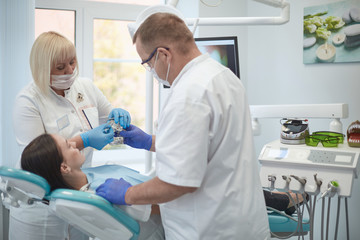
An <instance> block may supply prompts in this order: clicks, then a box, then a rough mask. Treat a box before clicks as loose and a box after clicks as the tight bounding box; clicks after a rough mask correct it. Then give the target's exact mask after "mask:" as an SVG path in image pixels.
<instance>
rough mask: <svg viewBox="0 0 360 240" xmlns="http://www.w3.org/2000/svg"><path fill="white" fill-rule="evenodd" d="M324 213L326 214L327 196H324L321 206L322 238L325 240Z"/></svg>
mask: <svg viewBox="0 0 360 240" xmlns="http://www.w3.org/2000/svg"><path fill="white" fill-rule="evenodd" d="M324 214H325V198H322V206H321V240H324Z"/></svg>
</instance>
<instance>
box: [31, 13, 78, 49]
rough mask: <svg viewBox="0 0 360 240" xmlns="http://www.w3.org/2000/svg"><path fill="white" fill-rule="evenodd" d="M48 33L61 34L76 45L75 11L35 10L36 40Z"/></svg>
mask: <svg viewBox="0 0 360 240" xmlns="http://www.w3.org/2000/svg"><path fill="white" fill-rule="evenodd" d="M48 31H55V32H58V33H61V34H62V35H64V36H65V37H67V38H68V39H69V40H70V41H72V42H73V43H74V44H75V11H70V10H69V11H67V10H56V9H35V39H36V38H37V37H38V36H39V35H40V34H41V33H43V32H48Z"/></svg>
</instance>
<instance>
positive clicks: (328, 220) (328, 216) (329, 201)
mask: <svg viewBox="0 0 360 240" xmlns="http://www.w3.org/2000/svg"><path fill="white" fill-rule="evenodd" d="M330 203H331V198H329V199H328V212H327V216H326V217H327V220H326V237H325V239H326V240H328V239H329V222H330Z"/></svg>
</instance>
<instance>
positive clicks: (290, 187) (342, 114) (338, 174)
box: [251, 104, 360, 240]
mask: <svg viewBox="0 0 360 240" xmlns="http://www.w3.org/2000/svg"><path fill="white" fill-rule="evenodd" d="M251 113H252V117H253V118H266V117H269V118H273V117H279V118H283V117H284V116H287V117H291V118H294V119H296V118H312V117H313V118H329V119H335V123H334V122H331V123H330V130H332V131H335V130H336V132H337V133H339V134H338V136H341V137H342V139H339V141H338V142H339V143H338V144H336V145H331V144H329V146H328V147H325V146H327V145H324V146H323V145H321V144H318V145H317V146H316V145H313V146H312V145H306V144H286V143H283V142H281V141H280V140H275V141H272V142H270V143H268V144H265V146H263V148H262V150H261V152H260V155H259V161H260V164H261V169H260V178H261V182H262V186H263V187H264V188H268V189H269V190H270V191H274V190H276V191H280V192H289V191H291V192H294V193H300V194H302V195H303V196H306V195H308V196H309V201H308V202H307V201H306V202H305V204H304V205H306V207H307V209H308V217H309V219H305V218H304V212H303V210H301V209H300V207H299V206H297V216H298V225H299V226H298V228H297V230H296V231H298V230H299V229H301V227H302V225H304V224H309V225H310V226H309V227H310V229H309V232H310V239H311V240H312V239H314V215H315V205H316V204H317V203H318V200H320V199H321V200H322V201H321V204H322V213H321V229H316V230H315V231H321V239H328V237H329V231H330V229H334V231H335V233H334V235H335V238H334V239H337V235H338V228H339V215H340V203H341V199H345V207H346V212H345V215H346V230H347V231H346V234H347V238H346V239H349V226H348V210H347V200H348V198H349V197H351V193H352V188H353V183H354V179H356V178H358V175H359V171H360V166H359V161H360V149H359V148H354V147H351V146H349V145H351V144H350V143H349V145H348V144H347V143H346V142H343V134H341V132H342V128H341V126H342V125H341V122H340V121H339V119H342V118H347V117H348V105H347V104H318V105H316V104H315V105H311V104H309V105H306V104H305V105H269V106H266V105H262V106H251ZM357 126H358V123H354V126H353V127H350V128H349V131H350V132H356V131H357ZM257 128H258V126H257ZM355 129H356V130H355ZM349 131H348V134H349ZM317 133H318V134H319V136H320V135H321V134H326V133H328V134H333V135H331V136H329V138H335V136H336V134H337V133H334V132H327V131H322V132H317ZM313 135H314V136H316V133H315V134H313ZM323 137H324V136H323ZM348 137H349V136H348ZM320 140H321V139H320ZM336 196H337V197H338V206H337V214H336V223H335V227H332V228H331V227H330V226H329V221H330V204H331V199H332V198H334V197H336ZM304 199H305V198H304ZM326 199H327V201H328V203H327V206H328V211H327V216H326V219H325V214H324V213H325V203H326V202H325V200H326ZM303 207H304V206H303ZM325 223H326V228H325V227H324V224H325ZM288 236H291V235H288ZM341 239H345V238H341Z"/></svg>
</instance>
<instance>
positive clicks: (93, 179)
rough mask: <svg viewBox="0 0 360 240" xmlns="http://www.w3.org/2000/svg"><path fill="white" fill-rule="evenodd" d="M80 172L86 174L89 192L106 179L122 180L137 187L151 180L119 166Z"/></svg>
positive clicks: (92, 168) (94, 168)
mask: <svg viewBox="0 0 360 240" xmlns="http://www.w3.org/2000/svg"><path fill="white" fill-rule="evenodd" d="M82 171H83V172H84V173H85V174H86V177H87V179H88V182H89V183H90V189H91V190H96V188H97V187H99V186H100V185H101V184H103V183H104V182H105V181H106V179H108V178H115V179H120V178H123V179H124V180H125V181H127V182H129V183H130V184H131V185H137V184H139V183H143V182H146V181H148V180H150V179H151V178H150V177H148V176H144V175H141V174H140V173H139V172H138V171H135V170H133V169H131V168H127V167H124V166H121V165H102V166H98V167H91V168H83V169H82Z"/></svg>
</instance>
